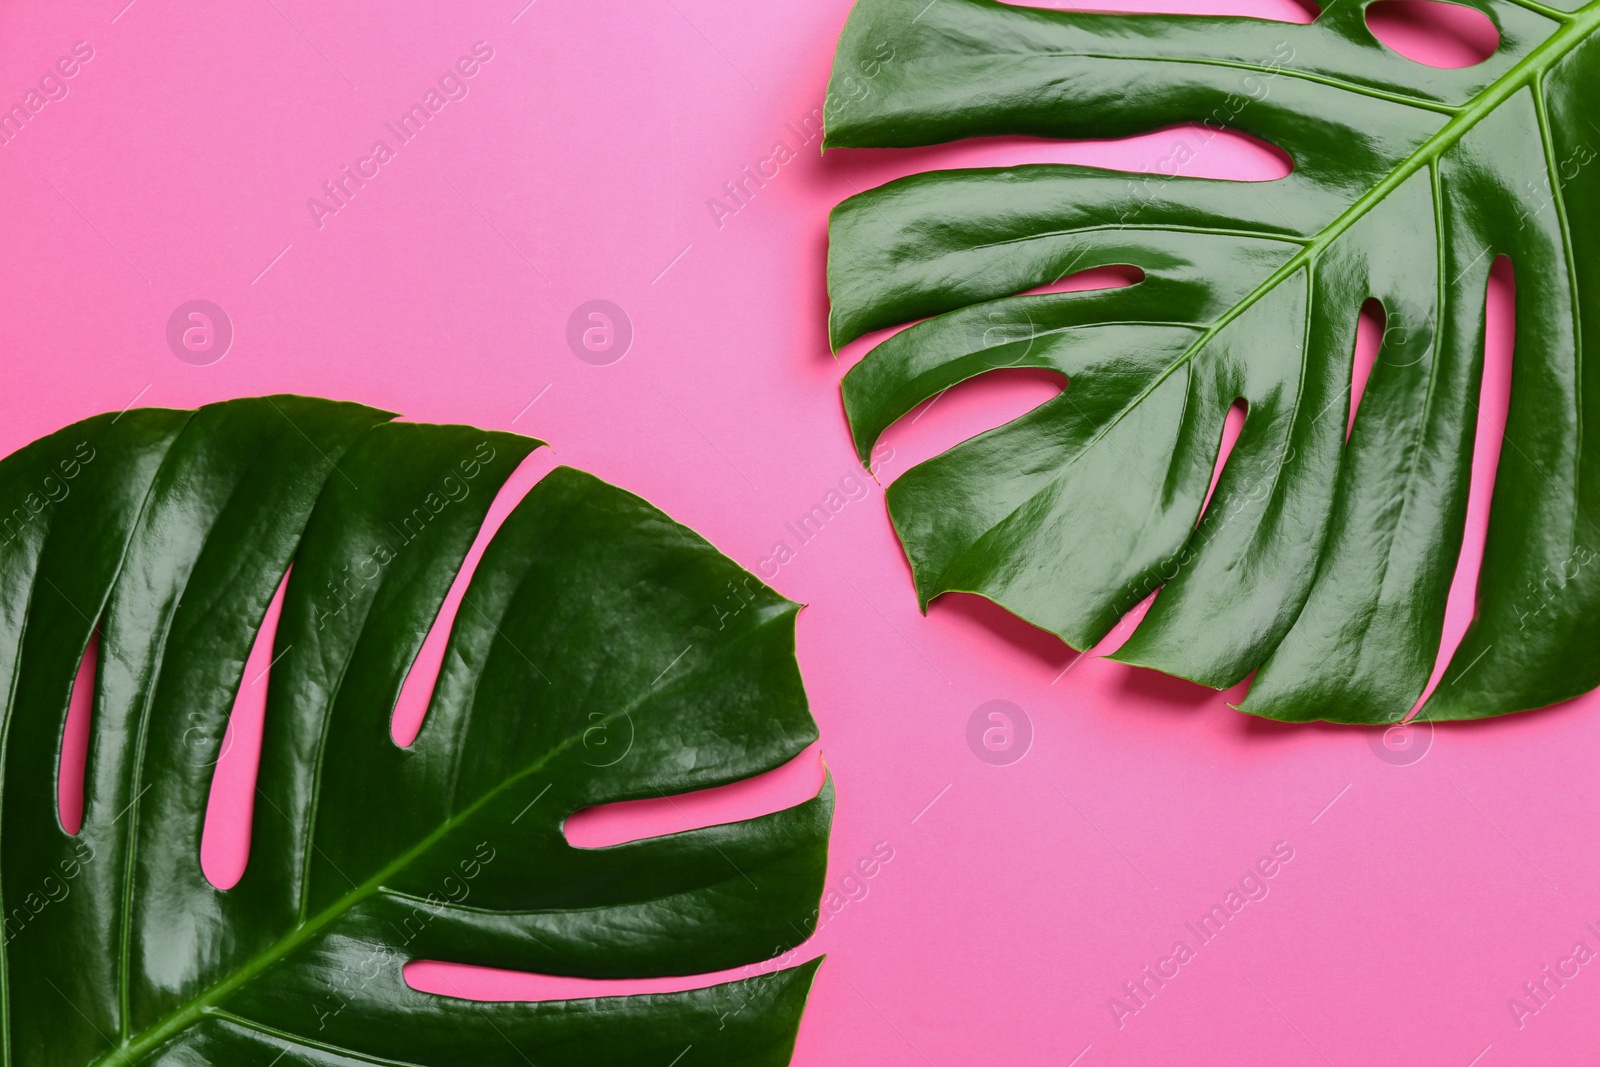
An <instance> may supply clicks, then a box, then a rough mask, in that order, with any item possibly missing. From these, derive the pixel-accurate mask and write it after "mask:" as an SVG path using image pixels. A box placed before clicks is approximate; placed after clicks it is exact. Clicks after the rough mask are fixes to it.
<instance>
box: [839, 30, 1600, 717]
mask: <svg viewBox="0 0 1600 1067" xmlns="http://www.w3.org/2000/svg"><path fill="white" fill-rule="evenodd" d="M1366 6H1367V5H1366V3H1364V2H1362V0H1341V2H1336V3H1329V4H1328V5H1327V6H1326V9H1325V10H1324V11H1323V12H1322V14H1321V15H1320V17H1318V18H1317V19H1316V20H1315V21H1314V22H1312V23H1310V24H1307V25H1295V24H1284V23H1274V22H1268V21H1264V20H1257V19H1249V18H1223V17H1215V18H1213V17H1185V16H1169V15H1112V14H1086V13H1070V12H1059V11H1044V10H1035V9H1029V8H1023V7H1013V6H1007V5H1003V4H999V3H993V2H990V0H932V2H929V0H860V3H858V4H857V6H856V8H855V10H854V12H853V14H852V15H851V16H850V20H849V22H848V24H847V25H846V27H845V30H844V34H843V37H842V39H841V41H840V43H839V52H838V56H837V59H836V62H835V65H834V73H833V79H832V82H831V84H830V87H829V97H828V105H827V110H826V118H827V140H826V143H827V144H828V145H829V146H835V147H838V146H844V147H866V146H883V147H904V146H913V145H927V144H933V143H937V142H946V141H951V140H954V139H957V138H964V137H973V136H979V135H998V134H1012V135H1018V134H1021V135H1035V136H1040V137H1062V138H1067V137H1071V138H1084V137H1088V138H1104V137H1117V136H1125V135H1131V134H1137V133H1143V132H1147V131H1150V130H1152V129H1156V128H1159V127H1163V126H1169V125H1172V124H1176V123H1182V122H1186V121H1187V122H1193V123H1200V124H1202V125H1203V126H1204V127H1205V128H1207V129H1211V130H1216V129H1220V128H1222V127H1228V128H1232V129H1237V130H1241V131H1244V132H1246V133H1248V134H1251V135H1254V136H1256V137H1258V138H1260V139H1262V140H1265V141H1267V142H1270V143H1271V144H1274V145H1276V146H1278V147H1279V148H1281V149H1282V150H1284V151H1285V152H1286V153H1287V154H1288V156H1289V157H1290V159H1291V160H1292V162H1293V171H1292V173H1291V174H1290V175H1289V176H1288V177H1286V178H1283V179H1282V180H1279V181H1275V182H1267V183H1244V182H1230V181H1219V180H1205V179H1190V178H1182V177H1176V178H1171V179H1162V178H1159V177H1156V176H1150V175H1146V176H1129V175H1126V174H1116V173H1111V172H1107V171H1101V170H1096V169H1093V168H1088V167H1077V166H1060V165H1027V166H1015V167H1008V168H1003V169H984V170H954V171H943V172H932V173H922V174H916V175H914V176H911V177H907V178H904V179H901V180H898V181H894V182H890V183H889V184H887V185H884V186H882V187H881V188H877V189H871V190H868V191H866V192H864V193H862V194H860V195H858V196H855V197H852V198H851V199H849V200H847V201H845V202H844V203H842V204H841V205H839V207H838V208H837V209H836V210H835V211H834V213H833V216H832V220H831V225H830V248H829V255H828V286H829V292H830V294H831V297H832V313H831V317H830V327H831V335H832V340H833V343H834V346H835V348H837V347H838V346H840V345H843V344H844V343H846V342H849V341H851V340H853V339H856V338H858V337H860V336H862V335H863V334H865V333H868V332H870V331H873V330H878V329H883V328H886V327H891V326H896V325H900V324H904V323H909V322H915V323H916V324H915V325H912V326H911V327H910V328H908V329H905V330H903V331H901V332H899V333H897V334H895V335H893V336H891V337H890V338H889V339H888V340H886V341H884V342H883V343H882V344H879V345H878V346H877V347H876V348H874V349H873V350H872V351H871V352H870V353H869V354H868V355H867V356H866V357H865V358H864V359H863V360H862V361H861V362H860V363H859V364H857V365H856V366H855V367H853V368H852V369H851V371H850V372H849V374H848V375H847V376H846V378H845V381H844V398H845V406H846V409H847V413H848V416H849V421H850V426H851V429H852V432H853V434H854V436H855V440H856V443H857V445H858V446H859V449H860V454H861V456H862V457H863V460H865V458H866V457H867V456H868V455H869V454H870V452H871V449H872V445H873V443H874V442H875V441H876V440H877V439H878V437H879V435H880V434H881V433H882V432H883V430H884V429H885V428H886V427H887V426H889V425H890V424H891V423H893V422H894V421H895V420H896V419H898V418H900V417H901V416H902V415H904V414H905V413H906V412H907V411H908V410H910V409H911V408H912V407H913V406H914V405H916V404H918V403H920V402H922V401H924V400H926V399H928V398H929V397H932V396H935V395H936V394H938V393H939V392H940V391H942V390H945V389H948V388H950V387H951V386H953V385H955V384H957V383H958V382H961V381H963V380H965V379H969V378H972V377H974V376H976V375H979V374H982V373H984V372H985V371H987V370H991V369H993V368H995V367H1002V366H1004V367H1034V368H1048V369H1050V370H1053V371H1057V372H1059V373H1060V374H1062V375H1064V376H1066V377H1067V378H1068V380H1069V385H1068V386H1067V387H1066V389H1065V390H1064V391H1063V392H1062V394H1061V395H1060V396H1059V397H1057V398H1056V399H1055V400H1053V401H1051V402H1048V403H1046V404H1044V405H1043V406H1041V407H1039V408H1037V409H1035V410H1034V411H1032V412H1031V413H1029V414H1027V415H1025V416H1023V417H1021V418H1019V419H1016V420H1014V421H1012V422H1010V423H1008V424H1006V425H1004V426H1001V427H999V428H997V429H995V430H993V431H991V432H988V433H986V434H983V435H981V436H979V437H977V438H974V439H973V440H970V441H967V442H965V443H963V444H961V445H959V446H957V447H955V448H953V449H951V450H950V451H948V452H946V453H944V454H943V455H941V456H938V457H936V458H935V459H933V460H931V461H929V462H927V463H925V464H922V465H921V466H919V467H917V468H915V469H913V470H911V471H908V472H907V473H906V474H905V475H904V476H903V477H901V478H900V479H899V480H898V481H896V482H895V483H894V485H893V486H892V487H891V488H890V490H889V492H888V500H889V507H890V511H891V514H892V516H893V520H894V523H895V526H896V528H897V530H898V532H899V535H900V537H901V539H902V541H903V543H904V545H905V548H906V552H907V554H908V556H909V557H910V560H911V564H912V567H913V570H914V572H915V580H916V588H917V595H918V597H919V599H920V600H921V602H922V604H923V605H924V606H926V604H927V603H928V602H929V601H930V600H931V599H932V598H934V597H936V596H938V595H939V594H941V593H945V592H949V591H957V590H959V591H965V592H971V593H977V594H981V595H982V596H985V597H988V598H990V599H992V600H994V601H997V602H998V603H1000V604H1001V605H1003V606H1004V607H1006V608H1008V609H1010V610H1011V611H1012V612H1014V613H1016V614H1017V615H1020V616H1022V617H1023V618H1026V619H1027V620H1029V621H1031V622H1033V623H1035V624H1036V625H1038V626H1041V627H1043V628H1045V629H1047V630H1050V631H1053V632H1055V633H1057V634H1059V635H1060V636H1061V637H1062V638H1064V639H1065V640H1066V641H1067V642H1068V643H1070V644H1072V645H1074V646H1076V647H1079V648H1087V647H1090V646H1092V645H1094V644H1095V643H1096V642H1097V641H1098V640H1100V639H1101V638H1102V637H1103V636H1105V635H1106V634H1107V633H1108V632H1109V631H1110V630H1111V629H1112V628H1113V627H1114V625H1115V624H1116V623H1117V622H1118V620H1119V619H1120V618H1121V617H1122V616H1123V615H1124V613H1126V612H1127V611H1128V610H1129V609H1130V608H1132V607H1134V606H1135V605H1136V604H1138V603H1139V602H1140V601H1142V600H1143V599H1145V598H1146V597H1147V596H1148V595H1149V594H1150V593H1152V592H1153V591H1156V590H1158V589H1159V591H1160V592H1159V596H1158V597H1157V598H1156V600H1155V602H1154V605H1153V607H1152V609H1151V611H1150V612H1149V615H1148V617H1147V618H1146V619H1145V621H1144V622H1143V624H1142V625H1141V626H1140V627H1139V628H1138V630H1137V631H1136V632H1135V633H1134V635H1133V636H1132V638H1131V639H1130V640H1129V641H1128V643H1127V644H1126V645H1125V646H1124V647H1123V648H1122V650H1121V651H1120V652H1119V653H1118V655H1117V658H1118V659H1121V660H1124V661H1127V662H1129V663H1135V664H1141V665H1146V666H1151V667H1156V668H1159V669H1160V670H1163V671H1166V672H1169V673H1172V674H1175V675H1181V676H1183V677H1186V678H1190V679H1193V680H1196V681H1199V682H1202V683H1205V684H1207V685H1210V686H1213V687H1216V688H1219V689H1220V688H1227V687H1230V686H1233V685H1236V684H1238V683H1239V682H1241V681H1242V680H1244V679H1245V678H1247V677H1248V676H1249V675H1250V674H1251V673H1252V672H1257V673H1256V677H1255V680H1254V682H1253V685H1252V687H1251V689H1250V693H1249V696H1248V699H1247V701H1246V702H1245V703H1244V705H1243V708H1244V710H1245V711H1249V712H1253V713H1255V714H1258V715H1263V716H1269V717H1272V718H1277V719H1284V720H1295V721H1299V720H1311V719H1327V720H1332V721H1340V722H1352V723H1377V722H1391V721H1395V720H1397V719H1400V718H1402V717H1403V716H1405V715H1406V714H1407V713H1408V712H1409V711H1410V710H1411V708H1412V707H1413V705H1414V704H1415V702H1416V701H1417V700H1418V699H1419V697H1420V696H1421V695H1422V693H1423V691H1424V688H1425V685H1426V683H1427V681H1428V678H1429V674H1430V671H1431V669H1432V667H1433V664H1434V661H1435V659H1436V657H1437V655H1438V650H1439V646H1440V640H1441V632H1442V627H1443V619H1444V612H1445V601H1446V597H1447V594H1448V591H1449V586H1450V583H1451V580H1452V575H1453V573H1454V569H1455V567H1456V564H1457V560H1458V557H1459V555H1460V547H1461V543H1462V540H1463V533H1462V531H1463V525H1464V515H1465V511H1466V501H1467V494H1468V487H1469V481H1470V471H1471V465H1472V459H1473V449H1474V434H1475V427H1476V421H1477V399H1478V394H1479V386H1480V380H1481V376H1482V366H1483V349H1484V339H1485V328H1484V314H1485V292H1486V286H1487V282H1488V278H1489V274H1490V269H1491V266H1492V264H1493V263H1494V262H1495V261H1496V259H1497V258H1498V257H1500V256H1506V257H1509V259H1510V260H1511V262H1512V264H1513V266H1514V269H1515V276H1516V293H1517V296H1516V300H1517V309H1516V311H1517V327H1516V356H1515V362H1514V371H1513V384H1512V399H1511V408H1510V414H1509V420H1508V423H1507V426H1506V432H1505V447H1504V451H1503V453H1502V456H1501V460H1500V466H1499V474H1498V478H1497V481H1496V485H1495V491H1494V497H1493V501H1492V519H1491V524H1490V528H1489V533H1488V541H1487V547H1486V551H1485V557H1484V561H1483V567H1482V575H1481V579H1480V582H1479V586H1478V591H1477V614H1476V620H1475V621H1474V623H1473V624H1472V628H1471V631H1470V632H1469V633H1468V634H1467V636H1466V639H1465V640H1464V641H1463V642H1462V644H1461V646H1460V648H1459V650H1458V651H1457V652H1456V653H1455V655H1454V659H1453V660H1452V662H1451V663H1450V665H1449V668H1448V673H1447V674H1445V676H1444V678H1443V681H1442V684H1441V685H1440V687H1439V688H1438V690H1437V691H1436V693H1435V695H1434V696H1433V697H1432V698H1431V699H1430V702H1429V703H1428V705H1427V707H1426V710H1425V712H1424V714H1426V715H1428V716H1429V717H1431V718H1433V719H1458V718H1475V717H1481V716H1488V715H1497V714H1503V713H1507V712H1513V711H1518V710H1523V709H1530V708H1536V707H1541V706H1545V705H1549V704H1552V703H1555V702H1558V701H1561V700H1563V699H1566V698H1568V697H1571V696H1574V695H1576V694H1579V693H1582V692H1585V691H1587V690H1589V689H1591V688H1593V687H1595V686H1596V685H1597V684H1600V567H1594V566H1591V564H1592V563H1593V562H1594V561H1595V560H1596V559H1597V558H1600V529H1597V527H1596V521H1595V520H1596V515H1597V512H1600V421H1597V420H1600V360H1587V361H1586V360H1585V359H1584V339H1585V338H1586V337H1588V336H1595V335H1596V332H1597V331H1600V290H1597V288H1596V285H1597V281H1600V165H1595V159H1596V155H1597V148H1600V129H1597V127H1596V126H1595V125H1594V123H1593V122H1591V121H1590V120H1591V117H1592V116H1590V115H1589V114H1587V112H1588V110H1589V108H1590V107H1593V106H1594V102H1595V101H1596V100H1600V38H1597V37H1596V36H1595V29H1596V27H1597V26H1600V5H1596V4H1590V5H1589V6H1587V7H1584V8H1582V9H1581V10H1576V11H1570V10H1569V7H1568V5H1567V4H1564V3H1561V2H1559V0H1558V2H1556V3H1554V4H1553V5H1551V4H1542V3H1534V2H1532V0H1474V2H1473V4H1472V6H1473V7H1475V8H1477V9H1478V10H1479V11H1481V12H1483V13H1484V14H1486V15H1487V16H1488V17H1489V18H1490V19H1491V20H1492V21H1493V22H1494V24H1495V25H1496V26H1497V27H1498V29H1499V34H1500V43H1499V46H1498V49H1497V50H1496V51H1495V52H1494V54H1493V55H1492V56H1491V57H1490V58H1489V59H1488V60H1487V61H1485V62H1483V63H1481V64H1479V65H1477V66H1474V67H1470V68H1466V69H1459V70H1444V69H1436V68H1433V67H1430V66H1424V65H1422V64H1419V63H1416V62H1413V61H1411V60H1409V59H1407V58H1404V57H1403V56H1400V55H1398V54H1396V53H1395V52H1393V51H1390V50H1389V49H1387V48H1386V47H1385V46H1384V45H1383V44H1382V43H1380V42H1379V41H1378V40H1377V39H1376V37H1374V35H1373V34H1372V32H1371V31H1370V30H1369V29H1368V27H1367V24H1366V20H1365V9H1366ZM1113 264H1125V265H1132V266H1134V267H1137V268H1139V269H1141V270H1142V271H1143V274H1144V277H1143V280H1142V281H1139V282H1137V283H1136V284H1134V285H1132V286H1130V287H1127V288H1124V289H1119V290H1111V291H1096V292H1080V293H1040V294H1031V295H1018V294H1029V291H1030V290H1033V289H1038V288H1044V287H1047V286H1049V285H1050V284H1051V283H1053V282H1055V281H1056V280H1058V279H1060V278H1062V277H1063V276H1065V275H1066V274H1068V273H1071V272H1074V271H1080V270H1084V269H1088V268H1092V267H1098V266H1106V265H1113ZM1369 299H1376V300H1377V301H1379V302H1380V303H1381V304H1382V305H1383V307H1384V309H1385V311H1386V314H1387V322H1388V324H1389V328H1388V330H1387V332H1386V336H1385V339H1384V343H1383V346H1382V349H1381V351H1380V353H1379V357H1378V361H1377V364H1376V367H1375V368H1374V370H1373V371H1372V373H1371V377H1370V380H1369V382H1368V384H1367V386H1366V391H1365V394H1364V396H1363V399H1362V402H1361V404H1360V408H1359V411H1358V414H1357V418H1356V421H1355V426H1354V431H1353V434H1352V435H1351V436H1350V437H1349V440H1348V442H1347V441H1346V425H1347V416H1348V412H1349V409H1350V393H1351V381H1352V362H1353V358H1354V349H1355V336H1356V327H1357V320H1358V316H1359V312H1360V309H1361V307H1362V305H1363V304H1364V303H1365V302H1366V301H1368V300H1369ZM917 320H926V321H917ZM1236 401H1243V402H1244V404H1245V405H1246V406H1247V411H1248V414H1247V417H1246V421H1245V423H1244V428H1243V431H1242V434H1241V436H1240V437H1239V439H1238V442H1237V446H1236V448H1235V450H1234V451H1233V452H1232V454H1231V456H1230V458H1229V460H1228V463H1227V465H1226V468H1225V469H1224V471H1223V473H1222V475H1221V479H1220V482H1219V484H1218V485H1217V487H1216V492H1215V496H1214V497H1213V498H1212V500H1211V503H1210V506H1209V508H1206V509H1205V510H1204V516H1203V518H1202V505H1203V502H1204V501H1205V498H1206V493H1207V490H1208V487H1209V484H1210V479H1211V476H1212V471H1213V466H1214V463H1215V460H1216V457H1217V455H1218V452H1219V448H1220V442H1221V438H1222V432H1223V425H1224V419H1225V417H1226V413H1227V412H1228V410H1229V408H1230V406H1232V405H1233V404H1234V403H1235V402H1236Z"/></svg>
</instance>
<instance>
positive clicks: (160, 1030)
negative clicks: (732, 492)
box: [88, 708, 630, 1067]
mask: <svg viewBox="0 0 1600 1067" xmlns="http://www.w3.org/2000/svg"><path fill="white" fill-rule="evenodd" d="M629 710H630V709H627V708H624V709H620V710H618V711H615V712H613V713H612V714H610V715H608V716H606V718H605V720H604V723H603V724H604V725H610V724H611V723H612V722H613V721H615V720H616V719H617V718H618V717H619V716H622V715H626V714H628V712H629ZM582 736H583V734H582V732H579V733H576V734H571V735H569V736H568V737H566V738H565V739H563V740H562V742H561V743H560V744H558V745H556V746H555V747H554V748H552V749H551V750H550V751H549V752H547V753H546V754H545V755H544V756H542V757H540V758H539V759H538V760H536V761H535V762H533V763H531V764H529V765H528V766H527V767H525V768H523V769H522V770H521V771H518V772H517V773H516V774H514V775H511V776H509V777H508V778H506V779H505V781H503V782H501V783H500V784H499V785H497V786H495V787H494V788H493V789H491V790H489V791H488V792H486V793H484V794H483V795H482V796H481V797H479V798H478V799H477V800H475V801H473V802H472V803H471V804H469V805H468V806H467V807H465V808H463V809H462V810H461V811H460V812H458V813H457V814H455V815H452V816H451V817H450V818H448V819H446V820H445V821H444V822H442V823H440V824H439V825H438V826H436V827H435V828H434V829H433V831H432V832H430V833H429V834H428V835H427V836H426V837H424V838H423V839H422V840H421V841H420V842H418V843H417V844H416V845H414V846H412V847H411V848H410V849H408V850H406V851H405V852H404V853H402V854H401V855H400V856H399V857H398V858H396V859H394V860H393V861H391V862H390V863H389V864H388V866H386V867H384V868H383V869H382V870H380V871H379V872H378V873H376V874H374V875H373V876H372V877H371V878H368V879H367V880H366V881H365V882H362V883H361V884H360V885H358V886H356V887H355V888H354V889H351V890H350V892H348V893H346V894H345V895H344V896H342V897H340V898H339V899H338V900H336V901H334V902H333V903H332V904H330V905H328V907H326V908H324V909H323V910H322V911H320V912H318V913H317V915H316V916H315V917H313V918H311V919H309V920H307V921H305V922H304V923H301V924H300V925H297V926H296V927H295V928H294V929H293V930H291V931H290V932H289V933H288V934H286V935H284V936H283V937H282V938H280V939H279V940H278V941H276V942H274V943H273V944H272V945H270V946H269V947H267V948H266V949H263V950H262V951H261V952H259V953H257V954H256V955H255V956H252V957H251V958H250V959H249V960H248V961H246V962H245V963H244V964H242V965H241V966H240V967H239V968H237V969H236V970H235V971H234V972H233V973H232V974H230V975H229V976H228V977H227V978H224V979H223V980H222V981H220V982H217V983H215V984H214V985H212V986H210V987H209V988H208V989H206V990H205V991H204V992H203V993H200V994H199V995H198V996H196V997H194V998H193V999H192V1000H190V1001H188V1002H187V1003H186V1004H184V1006H183V1007H181V1008H178V1009H176V1010H174V1011H172V1012H170V1013H168V1014H167V1015H166V1016H165V1017H164V1018H162V1019H161V1020H159V1021H158V1022H156V1023H154V1024H152V1025H151V1026H149V1027H147V1028H146V1029H144V1030H143V1031H141V1032H140V1034H139V1036H138V1037H136V1038H135V1039H134V1040H132V1041H128V1042H126V1043H125V1044H123V1045H120V1046H117V1047H114V1048H112V1049H111V1050H110V1051H109V1052H107V1053H105V1054H104V1055H102V1056H100V1057H99V1058H98V1059H95V1060H94V1061H92V1062H91V1063H90V1064H89V1065H88V1067H113V1065H116V1067H127V1065H128V1064H130V1063H135V1062H137V1060H138V1058H139V1057H140V1056H142V1055H144V1054H145V1053H146V1052H149V1051H151V1050H152V1049H154V1048H155V1047H157V1046H158V1045H160V1044H161V1043H162V1042H163V1041H166V1040H167V1039H168V1038H170V1037H172V1036H173V1035H174V1034H176V1033H177V1032H178V1031H180V1030H182V1029H184V1028H185V1027H187V1026H189V1025H190V1024H192V1023H194V1022H195V1021H196V1020H198V1019H199V1018H200V1017H201V1016H202V1015H204V1014H206V1010H207V1009H208V1008H210V1007H211V1006H212V1005H213V1004H215V1003H217V1002H218V1001H219V1000H221V999H222V998H223V997H226V996H227V995H228V994H230V993H232V992H234V991H235V990H237V989H238V988H240V987H241V986H243V985H245V984H246V983H248V982H249V981H250V980H251V979H253V978H255V977H256V976H258V975H259V974H261V972H262V971H264V970H266V969H267V968H268V967H270V966H271V965H272V964H274V963H277V962H278V961H279V960H281V959H283V958H284V957H286V956H288V955H289V954H290V953H291V952H293V951H294V950H295V949H297V948H299V947H300V946H301V945H303V944H305V943H306V942H307V941H309V940H310V939H311V938H312V937H314V936H315V935H317V934H319V933H321V932H322V930H323V929H324V928H325V927H327V926H328V925H329V924H330V923H332V922H333V921H334V920H335V919H338V918H339V917H341V916H342V915H344V914H346V913H347V912H349V911H350V909H351V908H354V907H355V906H356V905H357V904H359V903H361V902H362V901H363V900H365V899H366V898H367V897H369V896H371V895H372V894H374V893H376V892H377V891H378V890H380V889H381V888H383V883H384V882H385V881H387V880H388V879H390V878H392V877H394V876H395V875H396V874H397V873H399V872H400V871H402V870H404V869H405V868H406V867H407V866H409V865H410V864H411V863H412V862H413V861H414V860H416V859H417V858H418V857H419V856H421V855H422V854H423V853H425V852H427V850H428V849H430V848H432V847H433V846H434V845H435V844H437V843H438V842H439V841H440V840H441V839H442V838H444V837H445V835H447V834H448V833H450V831H452V830H454V829H456V828H457V827H458V826H460V825H461V824H462V823H463V822H465V821H466V820H467V819H468V818H470V817H471V816H472V815H474V814H476V813H477V811H478V810H479V809H481V808H482V807H483V806H484V805H485V804H487V803H489V802H490V801H491V800H493V799H494V798H496V797H498V796H499V795H500V794H501V793H503V792H504V791H505V790H506V789H508V788H510V787H511V786H512V785H514V784H516V783H517V782H520V781H522V780H523V779H524V778H527V777H529V776H530V775H533V774H537V773H538V772H539V771H540V770H542V769H543V768H544V767H545V766H546V765H547V764H548V763H549V762H550V761H551V760H552V759H554V758H555V757H556V756H558V755H560V754H561V753H562V752H564V751H565V750H566V749H567V748H569V747H571V746H572V745H573V744H574V743H575V742H577V741H578V740H579V739H580V738H581V737H582Z"/></svg>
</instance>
